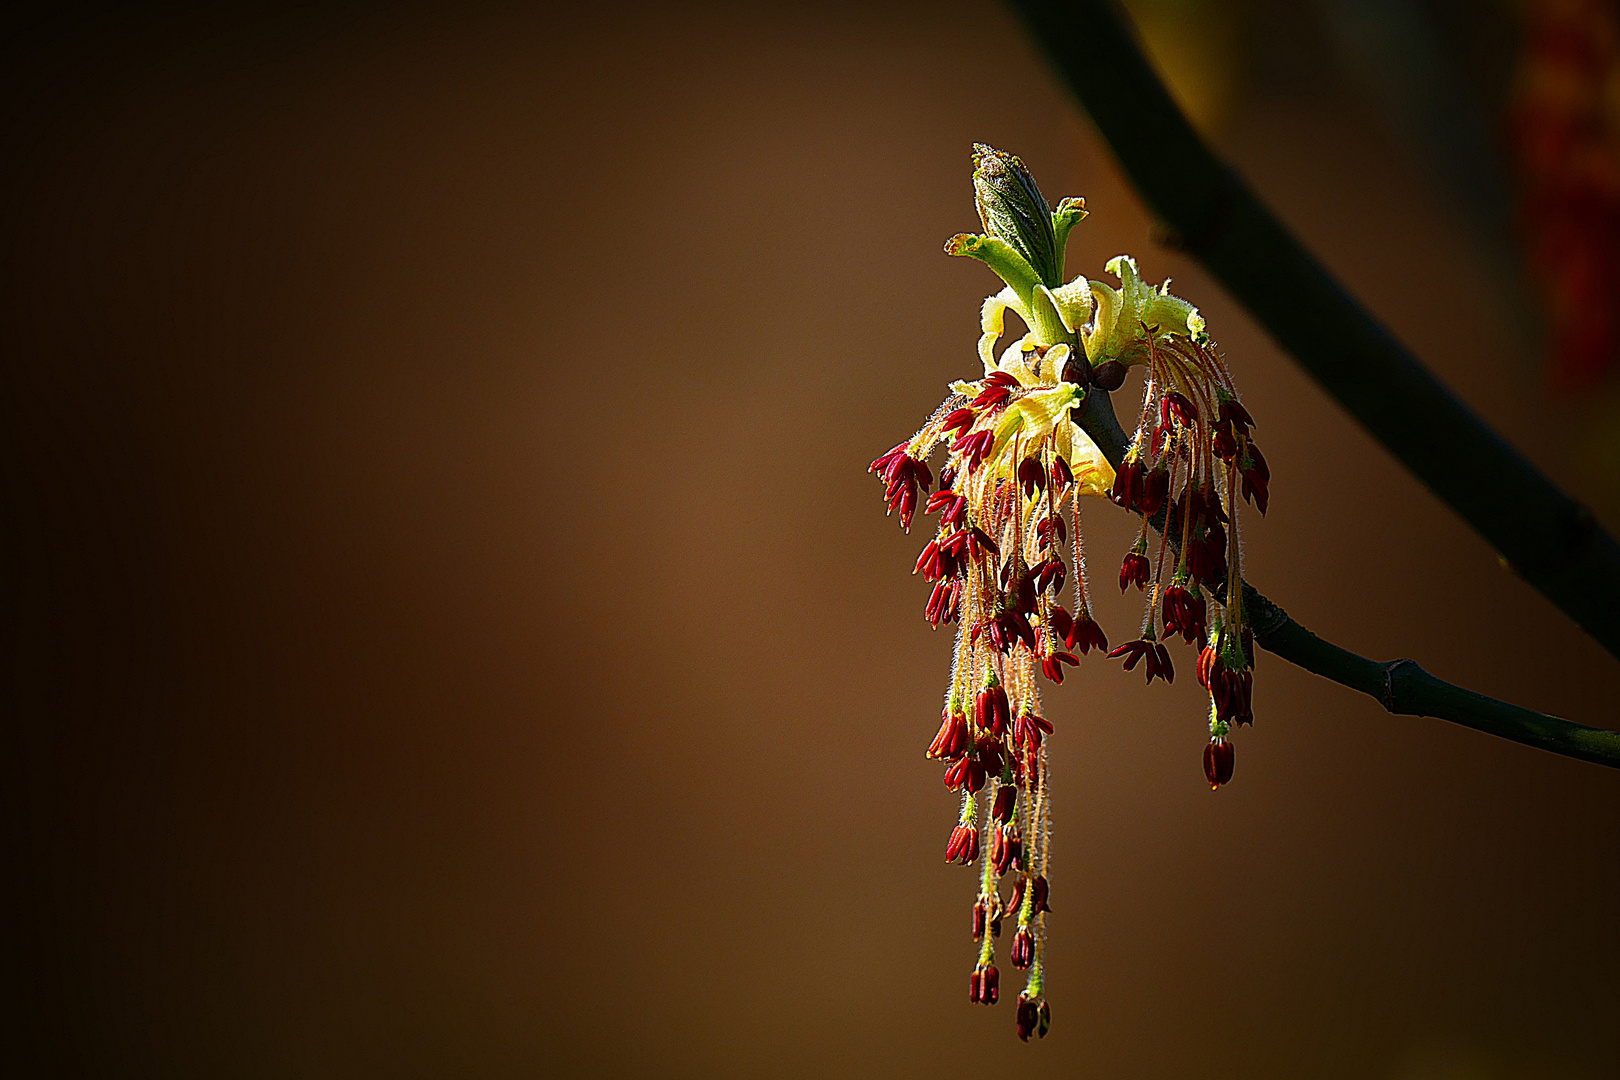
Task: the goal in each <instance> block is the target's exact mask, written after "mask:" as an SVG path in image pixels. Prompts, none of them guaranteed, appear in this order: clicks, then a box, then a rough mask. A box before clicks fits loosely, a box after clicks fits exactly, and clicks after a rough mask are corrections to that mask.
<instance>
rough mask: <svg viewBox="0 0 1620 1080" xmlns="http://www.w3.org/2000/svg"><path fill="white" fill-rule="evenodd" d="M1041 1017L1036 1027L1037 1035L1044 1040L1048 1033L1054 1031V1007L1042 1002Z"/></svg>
mask: <svg viewBox="0 0 1620 1080" xmlns="http://www.w3.org/2000/svg"><path fill="white" fill-rule="evenodd" d="M1040 1016H1041V1020H1040V1023H1039V1024H1037V1025H1036V1026H1035V1034H1036V1035H1039V1036H1040V1037H1041V1038H1043V1039H1044V1038H1046V1033H1047V1032H1048V1031H1050V1030H1052V1006H1051V1005H1049V1004H1047V1003H1046V1002H1044V1001H1043V1002H1041V1008H1040Z"/></svg>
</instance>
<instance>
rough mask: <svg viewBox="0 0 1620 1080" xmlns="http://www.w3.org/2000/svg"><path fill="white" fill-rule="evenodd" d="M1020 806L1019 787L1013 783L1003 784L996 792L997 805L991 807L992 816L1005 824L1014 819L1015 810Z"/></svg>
mask: <svg viewBox="0 0 1620 1080" xmlns="http://www.w3.org/2000/svg"><path fill="white" fill-rule="evenodd" d="M1017 806H1018V789H1017V788H1015V787H1013V786H1012V785H1011V784H1003V785H1001V788H1000V789H999V790H998V791H997V792H996V801H995V805H994V806H992V807H991V808H990V817H991V818H992V819H993V820H995V821H998V822H1000V823H1001V824H1003V825H1005V824H1007V822H1009V821H1011V820H1012V816H1013V810H1014V809H1015V808H1016V807H1017Z"/></svg>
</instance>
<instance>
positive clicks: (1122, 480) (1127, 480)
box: [1108, 457, 1143, 510]
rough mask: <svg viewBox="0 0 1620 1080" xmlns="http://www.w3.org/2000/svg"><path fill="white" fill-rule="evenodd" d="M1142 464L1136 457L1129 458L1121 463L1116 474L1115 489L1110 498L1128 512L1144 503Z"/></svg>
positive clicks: (1109, 495)
mask: <svg viewBox="0 0 1620 1080" xmlns="http://www.w3.org/2000/svg"><path fill="white" fill-rule="evenodd" d="M1142 477H1143V471H1142V462H1141V461H1140V459H1138V458H1135V457H1128V458H1126V459H1125V460H1124V461H1123V462H1121V463H1120V466H1119V469H1118V470H1116V471H1115V473H1114V487H1113V490H1112V491H1110V492H1109V494H1108V497H1109V498H1110V499H1113V500H1114V504H1115V505H1116V506H1120V507H1123V508H1124V509H1126V510H1130V509H1133V508H1134V507H1137V506H1140V505H1141V503H1142V485H1143V478H1142Z"/></svg>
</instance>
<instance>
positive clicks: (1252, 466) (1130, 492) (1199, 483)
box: [1109, 260, 1271, 788]
mask: <svg viewBox="0 0 1620 1080" xmlns="http://www.w3.org/2000/svg"><path fill="white" fill-rule="evenodd" d="M1116 262H1118V260H1116ZM1146 344H1147V360H1146V363H1145V365H1144V367H1145V368H1146V371H1147V378H1146V382H1145V390H1144V393H1143V397H1142V408H1141V412H1140V414H1139V421H1138V423H1137V428H1136V435H1135V437H1134V438H1133V439H1132V441H1131V444H1130V447H1129V449H1127V450H1126V451H1125V456H1124V460H1123V461H1122V462H1121V463H1120V467H1119V469H1118V470H1117V471H1116V472H1115V474H1114V484H1113V487H1112V488H1111V490H1110V491H1109V497H1110V498H1111V499H1112V500H1113V501H1114V502H1115V503H1116V504H1117V505H1119V506H1121V507H1124V508H1125V509H1127V510H1132V511H1134V512H1136V513H1137V514H1139V515H1141V518H1142V523H1141V527H1140V528H1139V529H1138V531H1137V535H1136V542H1135V543H1134V544H1132V545H1131V548H1130V551H1129V552H1127V553H1126V555H1125V559H1124V561H1123V562H1122V563H1121V564H1120V568H1119V587H1120V590H1121V591H1122V592H1123V591H1128V590H1129V589H1130V588H1131V587H1132V586H1135V587H1136V588H1137V589H1138V590H1141V591H1144V592H1146V593H1147V596H1148V602H1147V609H1146V611H1145V612H1144V614H1143V617H1142V628H1141V631H1140V633H1139V634H1138V635H1137V637H1136V639H1135V640H1133V641H1128V642H1126V643H1124V644H1123V645H1121V646H1119V647H1118V648H1116V649H1114V650H1113V652H1111V653H1109V655H1110V656H1112V657H1122V658H1124V661H1125V670H1126V671H1132V670H1134V669H1135V668H1136V666H1137V665H1138V664H1139V663H1143V664H1144V668H1145V674H1146V677H1147V681H1148V682H1150V683H1151V682H1152V681H1153V680H1154V679H1156V678H1157V679H1163V680H1164V681H1165V682H1171V681H1174V679H1175V677H1176V670H1175V664H1174V662H1173V661H1172V660H1171V657H1170V650H1169V648H1168V647H1167V642H1169V641H1173V640H1174V639H1175V638H1176V637H1180V638H1181V639H1182V640H1183V641H1184V642H1186V643H1188V644H1192V645H1196V647H1197V649H1198V681H1199V682H1200V683H1201V684H1202V685H1203V686H1204V688H1205V689H1206V690H1208V691H1209V695H1210V743H1209V746H1208V747H1207V748H1206V749H1205V751H1204V775H1205V777H1206V778H1207V779H1208V780H1209V783H1210V786H1211V787H1213V788H1218V787H1220V786H1221V785H1222V784H1225V783H1226V782H1227V781H1229V780H1230V779H1231V778H1232V767H1233V757H1234V753H1233V750H1232V745H1231V743H1229V742H1228V741H1227V738H1226V737H1227V735H1228V734H1230V732H1231V730H1232V728H1233V727H1234V726H1238V725H1246V724H1249V723H1251V722H1252V721H1253V719H1254V712H1253V709H1252V708H1251V706H1250V697H1251V691H1252V688H1253V684H1254V676H1253V667H1254V642H1253V635H1252V634H1251V633H1250V631H1249V628H1248V623H1247V619H1246V615H1245V612H1244V607H1243V575H1242V570H1241V558H1240V555H1241V549H1240V546H1239V543H1238V525H1237V520H1236V518H1237V507H1238V501H1239V498H1240V496H1241V498H1242V499H1243V500H1244V501H1247V502H1249V503H1251V504H1253V506H1254V507H1255V509H1257V510H1259V511H1260V513H1261V514H1264V513H1265V512H1266V506H1267V503H1268V501H1269V497H1270V483H1271V470H1270V468H1269V467H1268V466H1267V465H1266V459H1265V457H1264V455H1262V454H1261V453H1260V448H1259V447H1258V446H1256V445H1255V444H1254V441H1253V439H1252V438H1251V436H1250V432H1251V429H1252V428H1253V426H1254V418H1253V417H1252V416H1250V415H1249V411H1248V410H1247V409H1245V408H1244V407H1243V404H1242V403H1241V402H1240V401H1239V400H1238V396H1237V389H1236V387H1235V386H1234V385H1233V382H1232V377H1231V373H1230V372H1229V371H1228V370H1227V368H1226V364H1225V363H1224V362H1223V361H1222V359H1221V357H1220V354H1219V353H1217V352H1216V351H1215V348H1214V345H1213V344H1212V343H1211V342H1210V340H1209V338H1208V336H1207V335H1204V334H1198V335H1189V336H1185V337H1184V336H1180V335H1175V334H1171V335H1167V336H1163V337H1158V336H1154V335H1149V336H1148V338H1147V342H1146ZM1144 662H1145V663H1144Z"/></svg>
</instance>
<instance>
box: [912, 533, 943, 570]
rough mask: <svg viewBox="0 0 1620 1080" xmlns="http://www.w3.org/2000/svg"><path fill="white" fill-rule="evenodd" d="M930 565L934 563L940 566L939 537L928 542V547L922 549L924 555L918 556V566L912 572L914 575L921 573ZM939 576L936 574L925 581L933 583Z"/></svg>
mask: <svg viewBox="0 0 1620 1080" xmlns="http://www.w3.org/2000/svg"><path fill="white" fill-rule="evenodd" d="M929 563H933V564H934V565H935V566H936V567H937V566H938V565H939V538H938V537H935V538H934V539H932V540H930V541H928V543H927V545H926V546H924V548H923V549H922V554H921V555H918V556H917V565H916V566H914V567H912V569H911V572H912V573H913V574H916V573H919V572H921V571H922V570H924V569H925V568H927V566H928V564H929ZM938 576H939V575H938V574H934V575H932V576H930V577H927V578H925V579H924V580H927V581H933V580H934V578H936V577H938Z"/></svg>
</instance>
